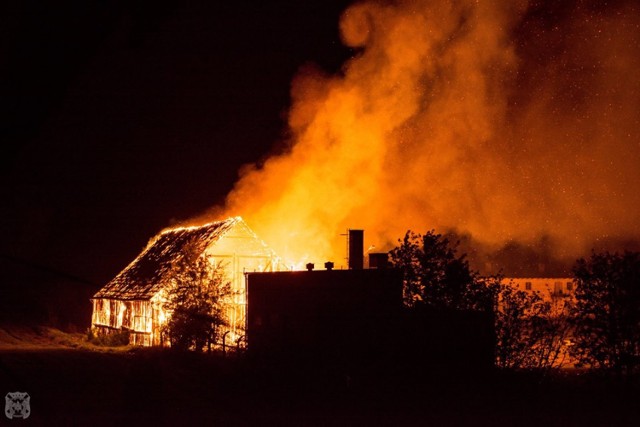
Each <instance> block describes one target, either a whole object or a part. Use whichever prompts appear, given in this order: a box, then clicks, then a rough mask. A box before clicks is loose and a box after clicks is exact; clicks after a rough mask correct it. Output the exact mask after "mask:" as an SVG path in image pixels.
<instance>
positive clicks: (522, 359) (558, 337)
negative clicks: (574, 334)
mask: <svg viewBox="0 0 640 427" xmlns="http://www.w3.org/2000/svg"><path fill="white" fill-rule="evenodd" d="M497 295H498V298H497V307H496V310H495V316H496V323H495V325H496V338H497V343H496V365H497V366H498V367H501V368H510V369H520V368H535V369H550V368H553V367H558V366H560V365H561V364H562V362H563V357H564V351H563V349H564V345H565V340H566V339H567V337H568V335H569V322H568V312H567V307H565V303H566V301H557V300H553V299H552V300H551V301H545V300H544V299H543V298H542V296H541V295H540V294H538V293H530V292H526V291H523V290H519V289H516V288H515V287H514V286H513V285H512V284H509V283H501V284H500V286H499V289H498V291H497Z"/></svg>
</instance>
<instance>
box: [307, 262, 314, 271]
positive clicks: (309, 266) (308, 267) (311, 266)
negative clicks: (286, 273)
mask: <svg viewBox="0 0 640 427" xmlns="http://www.w3.org/2000/svg"><path fill="white" fill-rule="evenodd" d="M312 270H313V263H312V262H310V263H308V264H307V271H312Z"/></svg>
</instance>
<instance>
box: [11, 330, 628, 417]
mask: <svg viewBox="0 0 640 427" xmlns="http://www.w3.org/2000/svg"><path fill="white" fill-rule="evenodd" d="M0 387H1V389H0V392H1V393H3V394H4V393H6V392H10V391H23V392H28V393H29V394H30V396H31V409H32V412H31V416H30V417H29V419H27V420H24V421H23V420H9V419H7V418H5V417H4V416H0V421H1V422H0V425H12V424H18V423H22V424H25V425H27V424H29V425H70V426H73V425H78V426H84V425H92V426H102V425H104V426H107V425H109V426H113V425H118V424H120V425H139V426H143V425H154V426H165V425H166V426H174V425H195V424H196V423H206V424H205V425H225V426H227V425H278V426H288V425H301V426H326V425H337V426H342V425H383V426H387V425H388V426H404V425H408V426H414V425H415V426H417V425H430V426H516V425H517V426H545V427H546V426H580V427H585V426H632V425H638V423H639V422H640V409H639V408H637V407H638V406H639V405H637V403H638V402H639V401H640V394H639V393H638V391H639V390H640V387H639V384H638V381H637V379H636V380H634V381H631V382H626V383H625V382H619V381H615V380H611V379H604V378H601V377H598V376H593V375H589V374H587V373H580V372H577V371H563V372H562V373H559V374H555V375H552V376H548V377H541V376H539V375H532V374H522V373H520V374H513V373H511V374H508V373H504V372H486V373H483V374H481V375H475V376H472V377H469V375H467V374H465V375H456V374H455V373H451V372H448V373H446V372H442V371H438V370H425V371H422V372H421V373H420V374H416V373H415V372H411V371H408V370H403V369H398V370H395V371H393V372H392V370H389V371H388V372H381V371H380V372H373V371H369V372H342V371H340V370H336V369H333V368H325V369H320V368H318V369H313V367H312V368H311V369H299V368H293V367H292V366H291V365H290V364H286V363H271V364H262V363H260V362H257V361H254V360H252V359H248V358H246V357H233V356H229V355H227V356H226V357H223V356H222V355H211V354H194V353H188V354H182V353H176V352H172V351H170V350H167V349H142V348H132V347H127V346H125V347H116V348H105V347H97V346H94V345H91V344H90V343H88V342H87V340H86V337H85V336H84V335H83V334H67V333H64V332H61V331H59V330H56V329H53V328H38V327H35V328H34V327H21V328H15V327H0Z"/></svg>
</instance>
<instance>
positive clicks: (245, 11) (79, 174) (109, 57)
mask: <svg viewBox="0 0 640 427" xmlns="http://www.w3.org/2000/svg"><path fill="white" fill-rule="evenodd" d="M232 3H233V4H227V5H224V6H220V5H217V4H215V5H214V2H208V1H189V2H180V1H170V0H162V1H147V0H138V1H128V2H117V1H96V0H82V1H75V0H73V1H67V2H63V3H59V2H40V1H32V0H26V1H23V0H21V1H8V2H3V5H2V6H0V16H1V17H2V18H0V19H1V20H2V24H1V28H2V30H3V36H2V38H1V41H0V43H1V44H0V60H1V61H2V62H1V63H0V66H1V68H0V93H1V96H0V99H1V101H0V102H1V104H0V116H1V117H2V119H1V121H0V127H1V134H0V139H1V140H2V141H3V146H2V149H3V152H4V154H3V155H2V157H1V159H2V168H1V169H0V171H1V173H2V190H1V191H2V193H1V198H2V203H1V205H0V206H1V207H0V217H1V218H2V227H1V233H2V236H1V238H0V255H1V256H2V257H3V261H4V262H9V263H10V264H11V263H20V264H24V265H29V266H30V267H29V268H36V269H40V268H42V269H46V270H54V271H56V272H60V273H64V274H68V275H71V276H75V277H78V278H81V279H84V280H86V281H88V282H90V283H92V284H94V285H95V286H100V285H102V284H104V283H105V282H106V281H108V280H110V279H111V278H112V277H113V276H114V275H115V274H117V273H118V272H119V271H120V270H121V269H122V268H123V267H124V266H126V264H128V263H129V262H130V261H131V260H132V259H133V258H134V257H135V256H136V255H137V254H138V253H139V252H140V250H141V249H142V248H143V247H144V246H145V245H146V243H147V241H148V240H149V239H150V238H151V237H152V236H153V235H155V234H156V233H157V232H158V231H160V230H161V229H162V228H164V227H166V226H169V225H171V224H172V223H175V222H177V221H180V220H185V219H187V218H189V217H192V216H194V215H197V214H199V213H201V212H202V211H203V210H206V209H207V208H209V207H211V206H213V205H216V204H218V203H221V202H222V201H223V200H224V197H225V195H226V194H227V193H228V192H229V191H230V189H231V188H232V186H233V183H234V182H235V181H236V180H237V177H238V170H239V168H240V167H241V166H242V165H243V164H246V163H252V162H256V161H259V160H260V159H261V158H263V157H264V156H267V155H268V154H269V153H270V152H271V150H273V149H277V146H278V142H279V141H282V140H283V139H284V138H285V137H286V135H284V132H286V127H285V121H286V117H285V116H286V111H287V108H288V105H289V102H290V100H289V90H290V83H291V80H292V78H293V76H294V75H295V74H296V72H297V70H298V69H299V68H300V67H301V66H304V65H305V64H307V63H308V62H310V61H311V62H313V63H315V64H317V65H319V66H320V67H321V68H322V69H325V70H327V71H328V72H335V71H337V70H338V69H339V68H340V65H341V64H342V63H343V62H344V60H345V59H347V58H348V57H349V56H350V55H352V52H351V51H350V50H349V49H348V48H346V47H344V46H343V45H342V44H341V42H340V36H339V31H338V22H339V16H340V13H341V12H342V11H343V10H344V9H345V7H346V6H347V5H348V4H349V3H350V2H348V1H334V2H326V1H311V2H309V1H307V2H288V4H285V3H284V2H278V3H277V5H276V4H264V5H260V6H256V5H255V4H252V3H250V2H232ZM25 263H26V264H25ZM4 265H6V264H4Z"/></svg>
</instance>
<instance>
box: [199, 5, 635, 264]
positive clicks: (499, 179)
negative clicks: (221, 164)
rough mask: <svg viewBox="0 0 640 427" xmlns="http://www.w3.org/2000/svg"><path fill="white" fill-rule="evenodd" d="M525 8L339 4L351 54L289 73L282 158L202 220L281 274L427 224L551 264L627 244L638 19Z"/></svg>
mask: <svg viewBox="0 0 640 427" xmlns="http://www.w3.org/2000/svg"><path fill="white" fill-rule="evenodd" d="M538 6H539V4H537V3H532V2H526V1H519V2H513V1H499V2H476V1H459V2H449V1H398V2H393V3H389V4H387V3H386V2H373V1H365V2H361V3H357V4H355V5H353V6H351V7H350V8H348V9H347V10H345V11H344V13H343V15H342V18H341V20H340V30H341V36H342V40H343V42H344V43H345V44H346V45H347V46H350V47H353V48H355V49H356V52H357V53H356V54H355V55H354V56H353V58H351V60H349V61H348V62H346V63H345V64H344V65H343V68H342V71H341V72H339V73H337V74H333V75H332V74H327V73H325V72H323V71H322V70H320V69H319V68H318V67H314V66H313V65H306V66H304V67H302V68H301V69H300V71H299V73H298V75H297V77H296V78H295V79H294V81H293V82H292V84H291V108H290V110H289V112H288V127H289V129H288V131H289V134H290V135H291V138H290V139H289V140H288V141H287V148H286V149H285V150H281V151H280V152H278V153H274V154H273V155H272V156H271V157H269V158H268V159H267V160H266V161H264V162H263V163H261V164H257V165H247V166H246V167H245V168H244V169H243V170H242V171H241V175H240V179H239V180H238V181H237V183H236V185H235V187H234V189H233V191H232V192H231V193H230V194H229V195H228V197H227V200H226V203H225V205H224V206H217V207H215V208H214V209H212V210H211V211H209V212H208V213H207V214H205V215H203V217H204V218H207V219H211V218H212V217H225V216H230V215H242V216H243V218H244V219H245V220H246V221H247V223H248V224H249V225H250V226H251V227H252V228H253V229H254V230H255V231H256V232H257V234H258V235H259V236H261V237H262V238H263V239H264V240H265V241H266V242H267V243H268V244H270V245H271V246H272V247H273V248H274V249H275V250H276V251H277V252H278V253H279V254H280V255H281V256H283V257H284V258H285V259H289V260H291V261H292V262H297V263H299V264H298V265H303V264H304V262H306V261H315V262H318V263H321V262H323V261H326V260H333V261H335V262H336V265H339V264H341V263H344V257H345V242H344V237H343V236H341V235H340V234H341V233H344V231H345V230H346V229H347V228H361V229H364V230H365V244H366V246H369V245H374V246H375V247H376V250H387V249H389V248H390V247H391V246H392V245H394V244H395V242H396V241H397V239H398V238H399V237H402V236H403V235H404V233H405V231H407V229H412V230H414V231H419V232H424V231H426V230H429V229H432V228H435V229H436V230H437V231H443V232H444V231H448V230H455V231H456V232H458V233H462V234H468V235H471V236H472V239H473V240H474V241H476V242H478V244H480V245H483V246H484V247H487V248H493V249H498V248H500V247H501V246H502V245H504V244H505V243H507V242H512V241H516V242H520V243H521V244H525V245H526V244H534V243H535V242H537V241H539V240H540V239H541V238H545V239H547V240H548V241H551V242H553V247H554V248H555V251H556V254H558V255H559V256H569V257H571V256H582V255H583V254H584V253H585V251H588V250H589V249H590V248H591V247H594V244H596V243H594V242H599V241H600V242H603V241H608V240H612V239H613V240H615V239H618V238H619V237H626V238H629V239H634V238H636V237H638V236H639V235H640V211H639V208H640V192H639V191H638V190H637V187H638V183H640V167H638V165H640V137H639V135H638V128H639V124H640V108H639V107H640V90H639V89H640V83H639V79H637V78H636V77H634V76H635V75H637V73H638V70H640V42H639V37H638V34H639V22H640V19H639V18H640V14H639V12H638V8H637V6H635V5H634V4H632V3H629V4H627V5H624V4H623V5H620V6H618V7H615V8H610V9H606V8H602V9H599V8H598V7H597V6H595V5H589V4H587V3H581V2H578V3H577V4H575V5H573V6H572V7H571V8H569V9H568V10H562V11H556V12H555V13H556V15H553V16H552V17H551V18H550V17H549V16H544V17H541V16H542V15H544V12H545V10H544V9H542V10H540V8H539V7H538ZM203 217H200V218H198V219H197V220H198V221H199V220H202V218H203Z"/></svg>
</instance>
